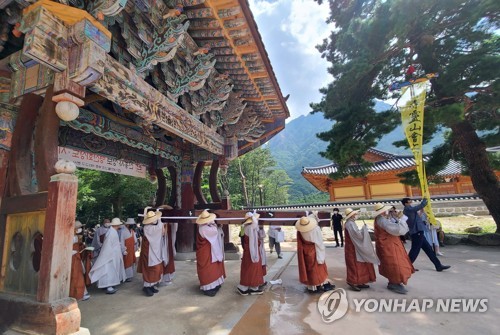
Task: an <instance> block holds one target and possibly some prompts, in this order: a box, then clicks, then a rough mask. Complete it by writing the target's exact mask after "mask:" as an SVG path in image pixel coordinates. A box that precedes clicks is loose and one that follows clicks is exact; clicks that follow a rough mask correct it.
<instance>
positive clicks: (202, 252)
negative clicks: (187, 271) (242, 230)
mask: <svg viewBox="0 0 500 335" xmlns="http://www.w3.org/2000/svg"><path fill="white" fill-rule="evenodd" d="M215 217H216V216H215V214H213V213H209V212H208V211H207V210H204V211H203V212H201V214H200V216H199V217H198V219H196V223H197V224H198V234H197V235H196V270H197V272H198V279H199V280H200V289H201V290H202V291H203V294H205V295H207V296H209V297H213V296H215V295H216V294H217V292H218V291H219V289H220V288H221V285H222V284H223V283H224V278H226V270H225V269H224V240H223V238H222V234H221V231H222V229H220V228H217V224H216V223H215Z"/></svg>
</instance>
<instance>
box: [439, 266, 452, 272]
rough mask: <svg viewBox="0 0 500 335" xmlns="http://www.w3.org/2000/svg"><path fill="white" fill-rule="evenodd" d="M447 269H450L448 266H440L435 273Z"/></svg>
mask: <svg viewBox="0 0 500 335" xmlns="http://www.w3.org/2000/svg"><path fill="white" fill-rule="evenodd" d="M449 268H451V266H450V265H441V267H439V268H437V269H436V271H437V272H441V271H443V270H446V269H449Z"/></svg>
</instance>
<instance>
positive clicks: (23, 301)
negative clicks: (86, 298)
mask: <svg viewBox="0 0 500 335" xmlns="http://www.w3.org/2000/svg"><path fill="white" fill-rule="evenodd" d="M80 321H81V315H80V309H79V308H78V303H77V302H76V300H75V299H73V298H65V299H61V300H57V301H54V302H51V303H41V302H37V301H35V300H34V299H31V298H29V297H22V296H15V295H11V294H8V293H0V331H7V330H9V331H11V332H12V334H16V333H21V334H27V333H29V334H56V335H67V334H89V332H88V330H87V329H84V328H82V329H80Z"/></svg>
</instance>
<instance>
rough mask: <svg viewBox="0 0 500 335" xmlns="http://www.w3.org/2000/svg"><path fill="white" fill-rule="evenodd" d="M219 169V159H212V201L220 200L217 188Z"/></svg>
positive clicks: (209, 180) (210, 180) (210, 181)
mask: <svg viewBox="0 0 500 335" xmlns="http://www.w3.org/2000/svg"><path fill="white" fill-rule="evenodd" d="M218 171H219V161H218V160H214V161H212V166H211V167H210V178H209V179H208V183H209V186H210V195H211V196H212V202H213V203H216V202H220V197H219V190H218V189H217V172H218Z"/></svg>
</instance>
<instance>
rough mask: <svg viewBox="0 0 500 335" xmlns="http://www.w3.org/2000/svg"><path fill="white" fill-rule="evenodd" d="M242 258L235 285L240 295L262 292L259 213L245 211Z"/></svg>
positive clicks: (262, 275)
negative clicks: (237, 283) (238, 281)
mask: <svg viewBox="0 0 500 335" xmlns="http://www.w3.org/2000/svg"><path fill="white" fill-rule="evenodd" d="M243 225H244V231H245V235H244V236H243V246H244V247H243V258H242V259H241V271H240V284H239V285H238V287H237V290H238V293H239V294H241V295H249V294H250V295H258V294H262V290H261V289H260V286H261V285H263V284H264V273H263V268H262V255H261V252H260V240H259V214H254V213H251V212H248V213H246V215H245V221H244V222H243Z"/></svg>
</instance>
